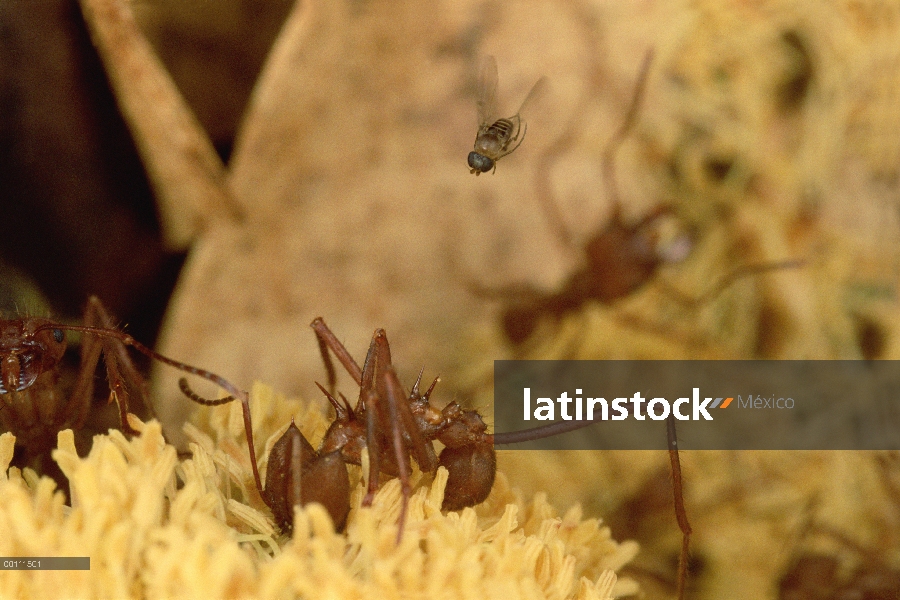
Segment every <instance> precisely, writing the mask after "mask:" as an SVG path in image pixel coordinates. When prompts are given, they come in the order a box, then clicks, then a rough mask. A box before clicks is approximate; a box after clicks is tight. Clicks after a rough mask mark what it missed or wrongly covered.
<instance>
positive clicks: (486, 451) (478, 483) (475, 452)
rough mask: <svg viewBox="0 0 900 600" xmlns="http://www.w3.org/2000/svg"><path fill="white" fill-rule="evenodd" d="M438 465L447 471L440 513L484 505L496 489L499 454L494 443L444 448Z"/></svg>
mask: <svg viewBox="0 0 900 600" xmlns="http://www.w3.org/2000/svg"><path fill="white" fill-rule="evenodd" d="M439 464H440V466H442V467H444V468H446V469H447V472H448V477H447V487H446V489H445V490H444V503H443V504H442V505H441V510H462V509H463V508H466V507H467V506H475V505H476V504H481V503H482V502H484V501H485V499H486V498H487V497H488V495H489V494H490V493H491V488H493V487H494V477H495V475H496V473H497V455H496V453H495V452H494V444H493V443H491V442H481V443H478V444H472V445H470V446H460V447H459V448H450V447H447V448H444V450H443V451H442V452H441V457H440V462H439Z"/></svg>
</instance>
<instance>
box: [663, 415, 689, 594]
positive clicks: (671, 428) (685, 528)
mask: <svg viewBox="0 0 900 600" xmlns="http://www.w3.org/2000/svg"><path fill="white" fill-rule="evenodd" d="M666 432H667V435H668V442H669V461H670V462H671V463H672V490H673V493H674V496H675V519H676V520H677V521H678V528H679V529H681V553H680V554H679V555H678V580H677V584H676V592H675V595H676V597H677V598H678V600H683V599H684V590H685V585H686V583H687V570H688V557H689V555H690V545H691V524H690V523H689V522H688V518H687V512H686V511H685V510H684V485H683V482H682V479H681V459H680V458H679V456H678V438H677V436H676V434H675V417H674V416H673V415H669V418H668V419H666Z"/></svg>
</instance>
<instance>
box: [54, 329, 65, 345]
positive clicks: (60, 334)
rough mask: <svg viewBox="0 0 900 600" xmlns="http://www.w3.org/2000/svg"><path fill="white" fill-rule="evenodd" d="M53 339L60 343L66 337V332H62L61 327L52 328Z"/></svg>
mask: <svg viewBox="0 0 900 600" xmlns="http://www.w3.org/2000/svg"><path fill="white" fill-rule="evenodd" d="M53 339H54V340H56V343H57V344H61V343H62V341H63V340H64V339H66V334H65V333H63V330H62V329H54V330H53Z"/></svg>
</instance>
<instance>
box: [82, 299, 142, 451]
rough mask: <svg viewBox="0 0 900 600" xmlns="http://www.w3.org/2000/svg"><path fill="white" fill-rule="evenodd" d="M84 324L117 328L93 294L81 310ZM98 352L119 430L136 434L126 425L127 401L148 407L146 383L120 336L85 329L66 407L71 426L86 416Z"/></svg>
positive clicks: (91, 395) (102, 327)
mask: <svg viewBox="0 0 900 600" xmlns="http://www.w3.org/2000/svg"><path fill="white" fill-rule="evenodd" d="M84 324H85V326H87V327H95V328H101V329H113V330H114V329H117V328H116V326H115V324H114V323H113V319H112V317H111V316H110V315H109V313H108V312H107V311H106V308H105V307H104V306H103V304H102V303H101V302H100V300H99V299H98V298H97V297H96V296H91V297H90V298H88V303H87V307H86V308H85V312H84ZM101 354H103V361H104V363H105V366H106V374H107V379H108V380H109V387H110V402H112V401H113V399H115V401H116V403H117V405H118V407H119V420H120V422H121V427H122V432H123V433H125V434H127V435H136V434H137V433H138V432H137V431H135V430H134V429H132V428H131V426H130V425H128V407H129V400H131V399H132V398H134V397H136V398H138V399H139V400H140V401H141V403H142V404H143V406H144V407H146V409H147V410H148V411H149V410H151V408H150V404H149V401H148V398H149V394H148V389H147V383H146V381H144V378H143V377H142V376H141V375H140V373H138V371H137V369H136V368H135V366H134V363H133V362H132V360H131V357H130V356H129V355H128V351H127V349H126V347H125V344H124V343H123V342H122V341H121V340H120V339H117V338H115V337H110V336H98V335H93V334H91V333H89V332H84V333H83V334H82V342H81V367H80V371H79V373H78V380H77V383H76V385H75V389H74V390H73V392H72V396H71V398H70V400H69V404H68V406H67V409H66V410H67V412H68V411H69V410H74V411H75V415H74V416H75V418H74V420H73V422H72V426H73V427H75V428H81V427H82V426H83V425H84V421H85V419H86V418H87V412H88V409H89V408H90V405H91V403H92V401H93V395H94V372H95V370H96V367H97V363H98V362H99V359H100V355H101Z"/></svg>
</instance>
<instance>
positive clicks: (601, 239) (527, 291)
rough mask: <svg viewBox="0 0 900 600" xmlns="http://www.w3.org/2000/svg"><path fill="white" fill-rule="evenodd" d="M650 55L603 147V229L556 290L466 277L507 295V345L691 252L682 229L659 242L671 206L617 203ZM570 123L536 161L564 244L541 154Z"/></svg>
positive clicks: (751, 268) (757, 268) (625, 290)
mask: <svg viewBox="0 0 900 600" xmlns="http://www.w3.org/2000/svg"><path fill="white" fill-rule="evenodd" d="M652 61H653V52H652V51H650V52H648V53H647V55H646V56H645V58H644V61H643V63H642V66H641V69H640V73H639V75H638V80H637V84H636V86H635V89H634V93H633V96H632V100H631V103H630V105H629V108H628V112H627V113H626V116H625V119H624V121H623V122H622V124H621V126H620V127H619V129H618V130H617V131H616V133H615V134H614V135H613V137H612V139H611V140H610V142H609V143H608V145H607V146H606V148H605V150H604V152H603V156H602V173H603V179H604V185H605V187H606V194H607V197H608V198H609V200H610V203H611V204H612V216H611V217H610V219H609V221H608V222H607V223H606V225H605V226H604V227H603V228H601V229H600V230H599V231H597V232H596V233H594V234H592V235H591V236H590V237H589V238H588V239H587V240H586V241H585V242H584V243H583V245H581V249H580V251H581V253H582V256H583V261H582V265H581V266H580V267H579V268H578V269H577V270H575V271H574V272H573V273H572V274H571V275H569V277H568V279H567V280H566V282H565V283H564V284H563V285H562V286H561V287H560V289H559V290H558V291H556V292H550V293H548V292H545V291H541V290H538V289H535V288H533V287H531V286H530V285H527V284H519V285H513V286H508V287H501V288H488V287H485V286H482V285H480V284H478V283H474V282H472V281H471V278H470V283H469V287H470V289H471V290H472V292H473V293H475V294H476V295H478V296H481V297H486V298H497V299H501V300H507V301H510V303H509V305H508V306H507V308H506V309H505V310H504V312H503V315H502V326H503V331H504V333H505V334H506V337H507V339H508V340H509V342H510V343H511V344H512V345H513V346H520V345H521V344H523V343H525V342H526V341H527V340H528V339H529V338H530V337H531V335H532V334H533V333H534V331H535V329H536V328H537V326H538V323H539V321H540V320H541V319H542V318H545V317H549V318H552V319H554V320H556V321H559V320H561V319H562V318H563V317H564V316H566V315H568V314H571V313H573V312H575V311H577V310H579V309H580V308H582V307H583V306H584V305H585V304H586V303H588V302H598V303H600V304H606V305H609V304H612V303H613V302H616V301H618V300H621V299H623V298H626V297H628V296H630V295H631V294H633V293H634V292H636V291H638V290H639V289H640V288H642V287H643V286H645V285H646V284H647V283H648V282H650V281H651V280H652V279H653V278H654V277H655V276H656V274H657V272H658V271H659V269H660V267H662V266H663V265H665V264H668V263H676V262H680V261H682V260H684V259H685V258H686V257H687V255H688V254H689V253H690V250H691V246H692V245H693V239H692V237H693V236H692V235H688V234H687V233H685V234H683V235H681V236H678V237H676V238H675V239H674V240H673V241H672V243H671V244H670V245H668V246H666V247H665V248H663V247H662V245H661V243H660V229H661V228H660V222H661V221H662V219H663V217H666V216H672V215H673V213H674V209H673V207H671V206H667V205H663V206H658V207H656V208H655V209H653V210H651V211H650V212H649V213H648V214H647V215H645V216H644V217H643V218H641V219H639V220H638V221H637V222H636V223H632V224H629V223H627V222H626V221H625V219H624V217H623V211H622V202H621V200H620V198H619V194H618V188H617V185H616V179H615V155H616V153H617V151H618V149H619V148H620V147H621V146H622V144H623V142H624V141H625V140H626V138H627V136H628V134H629V133H630V131H631V129H632V128H633V127H634V125H635V123H636V121H637V116H638V114H639V112H640V105H641V101H642V99H643V97H644V92H645V88H646V84H647V78H648V75H649V72H650V65H651V63H652ZM576 121H577V120H576ZM576 124H577V123H576ZM576 124H573V125H572V126H570V127H569V128H568V130H567V131H566V132H564V133H563V135H561V136H560V138H559V140H560V142H559V143H558V144H557V146H560V147H558V148H551V149H550V150H549V151H548V152H547V154H545V158H544V160H542V161H541V164H539V165H538V167H537V173H538V175H537V176H538V183H539V185H538V187H539V190H540V191H541V193H539V196H540V197H541V201H542V204H543V205H544V209H545V212H546V214H547V217H548V219H550V220H551V222H552V224H553V225H554V228H555V229H556V232H557V234H558V236H559V237H560V238H561V239H562V241H563V242H564V243H565V244H566V245H570V246H571V245H572V237H573V236H572V235H571V234H570V233H569V232H568V230H567V228H566V226H565V225H564V223H563V218H562V216H561V215H560V214H559V209H558V208H557V207H556V205H555V204H554V203H553V201H552V199H551V198H550V191H549V185H547V183H546V181H545V179H546V176H547V171H548V170H549V166H550V165H549V159H548V158H547V157H548V156H551V155H555V154H558V153H559V151H560V149H561V145H563V144H567V143H571V140H572V139H574V138H575V134H576V130H575V125H576ZM802 264H803V261H802V260H787V261H783V262H773V263H765V264H757V265H745V266H743V267H739V268H737V269H735V270H734V271H732V272H731V273H729V274H727V275H726V276H725V277H724V278H723V279H721V280H720V281H719V282H718V284H717V285H715V286H714V287H713V288H712V289H710V290H709V292H707V293H706V294H704V295H703V296H701V297H699V298H691V299H687V298H680V301H682V302H685V303H687V304H692V305H699V304H702V303H703V302H706V301H709V300H711V299H713V298H715V297H716V296H717V295H718V294H719V293H720V292H722V291H724V290H725V289H726V288H727V287H728V286H729V285H731V283H733V282H734V281H736V280H737V279H740V278H742V277H746V276H748V275H754V274H760V273H764V272H767V271H772V270H778V269H785V268H792V267H797V266H800V265H802Z"/></svg>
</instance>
